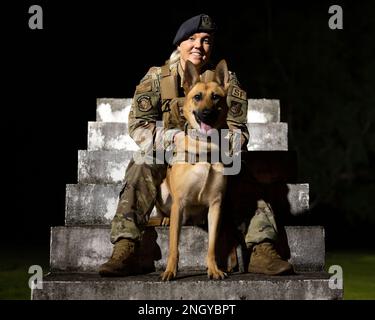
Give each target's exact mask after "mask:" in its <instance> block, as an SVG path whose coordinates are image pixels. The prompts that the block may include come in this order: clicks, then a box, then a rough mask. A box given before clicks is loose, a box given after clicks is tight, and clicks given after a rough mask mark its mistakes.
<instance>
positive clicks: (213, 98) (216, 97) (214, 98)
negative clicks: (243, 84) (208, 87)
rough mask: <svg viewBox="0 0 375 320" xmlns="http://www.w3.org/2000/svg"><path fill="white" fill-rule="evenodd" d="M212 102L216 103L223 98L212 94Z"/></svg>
mask: <svg viewBox="0 0 375 320" xmlns="http://www.w3.org/2000/svg"><path fill="white" fill-rule="evenodd" d="M211 98H212V100H214V101H216V100H219V99H220V98H221V96H219V95H218V94H216V93H212V96H211Z"/></svg>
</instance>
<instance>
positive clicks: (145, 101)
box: [137, 94, 152, 112]
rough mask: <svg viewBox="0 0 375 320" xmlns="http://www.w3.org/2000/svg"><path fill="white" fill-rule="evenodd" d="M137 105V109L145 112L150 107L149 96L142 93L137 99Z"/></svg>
mask: <svg viewBox="0 0 375 320" xmlns="http://www.w3.org/2000/svg"><path fill="white" fill-rule="evenodd" d="M137 106H138V109H139V111H141V112H147V111H150V110H151V108H152V104H151V98H150V97H149V96H148V95H145V94H144V95H142V96H140V97H139V98H138V99H137Z"/></svg>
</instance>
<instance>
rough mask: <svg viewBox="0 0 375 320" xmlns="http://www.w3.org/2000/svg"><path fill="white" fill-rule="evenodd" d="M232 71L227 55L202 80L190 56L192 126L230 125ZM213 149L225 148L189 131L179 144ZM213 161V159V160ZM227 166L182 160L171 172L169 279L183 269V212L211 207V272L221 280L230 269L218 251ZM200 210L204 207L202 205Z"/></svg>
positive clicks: (187, 77)
mask: <svg viewBox="0 0 375 320" xmlns="http://www.w3.org/2000/svg"><path fill="white" fill-rule="evenodd" d="M228 82H229V72H228V67H227V63H226V61H225V60H221V61H220V62H219V63H218V64H217V66H216V69H215V76H214V81H210V82H207V83H205V82H201V81H200V77H199V74H198V72H197V70H196V68H195V66H194V65H193V64H192V63H191V62H190V61H186V65H185V71H184V84H183V87H184V90H185V96H186V98H185V103H184V106H183V114H184V117H185V118H186V120H187V122H188V123H189V124H190V126H191V127H192V128H193V129H194V130H196V131H198V132H200V134H203V135H208V136H209V135H210V134H211V133H212V131H213V130H216V129H217V130H220V129H223V128H227V127H226V125H227V124H226V118H227V113H228V106H227V103H226V96H227V91H228V86H229V84H228ZM197 148H198V149H202V150H207V151H208V152H209V153H210V152H213V151H218V150H219V145H214V144H213V143H211V142H207V140H206V141H200V140H196V139H193V138H191V137H190V136H189V135H185V137H184V139H181V141H180V142H177V143H176V149H177V152H182V153H183V154H185V151H186V150H188V151H189V150H197ZM211 162H212V161H211ZM223 173H224V165H223V164H222V163H221V162H215V163H209V162H207V161H205V162H199V161H198V162H196V163H194V164H192V163H188V162H176V163H174V164H173V165H172V166H171V167H169V169H168V171H167V177H166V182H167V186H168V189H169V192H170V194H171V197H172V206H171V211H170V229H169V256H168V260H167V266H166V269H165V271H164V272H163V273H162V274H161V278H162V280H163V281H169V280H172V279H174V278H176V275H177V269H178V258H179V253H178V244H179V235H180V231H181V225H182V220H183V217H185V219H186V216H187V215H189V214H193V213H194V214H197V212H198V213H199V214H202V213H203V214H207V210H208V214H207V215H208V237H209V238H208V253H207V259H206V263H207V275H208V277H209V278H210V279H217V280H219V279H220V280H221V279H224V278H225V277H227V274H226V273H225V272H223V271H222V270H220V269H219V268H218V265H217V261H216V257H215V250H216V243H217V238H218V231H219V230H218V228H219V223H220V217H221V206H222V201H223V198H224V193H225V189H226V176H225V175H224V174H223ZM197 209H198V210H197Z"/></svg>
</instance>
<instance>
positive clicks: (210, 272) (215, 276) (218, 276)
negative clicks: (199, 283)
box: [207, 268, 228, 280]
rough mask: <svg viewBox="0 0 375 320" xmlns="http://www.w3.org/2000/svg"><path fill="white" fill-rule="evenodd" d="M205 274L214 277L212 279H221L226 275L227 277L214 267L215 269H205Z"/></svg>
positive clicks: (210, 277)
mask: <svg viewBox="0 0 375 320" xmlns="http://www.w3.org/2000/svg"><path fill="white" fill-rule="evenodd" d="M207 276H208V278H209V279H214V280H223V279H225V278H226V277H228V274H227V273H225V272H223V271H221V270H219V269H217V268H215V269H208V270H207Z"/></svg>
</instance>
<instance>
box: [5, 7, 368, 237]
mask: <svg viewBox="0 0 375 320" xmlns="http://www.w3.org/2000/svg"><path fill="white" fill-rule="evenodd" d="M316 2H317V1H316ZM119 3H120V2H119V1H102V2H101V3H100V2H97V3H95V4H91V3H90V2H87V4H86V5H84V4H80V5H77V3H76V2H75V1H53V2H52V1H34V2H30V3H27V2H24V4H23V5H18V7H17V9H16V10H15V12H14V13H15V14H16V17H17V18H16V19H14V20H13V21H12V24H11V25H10V27H13V30H15V32H14V36H11V38H10V39H9V40H10V46H9V47H7V49H8V48H9V50H6V54H7V58H8V59H7V60H4V61H3V62H5V67H6V69H7V72H6V75H7V79H8V81H7V83H6V86H5V90H4V92H3V95H4V96H6V97H8V98H10V102H9V104H7V106H5V109H7V110H8V109H10V111H11V113H12V118H11V119H9V118H7V120H5V119H4V120H3V125H4V126H5V129H6V132H7V133H8V134H7V135H5V136H3V139H4V138H5V139H7V140H8V138H11V139H15V140H14V142H11V147H13V148H14V149H15V151H14V152H12V153H11V154H12V156H7V160H8V161H10V162H11V166H12V168H14V169H12V170H9V173H8V174H9V175H10V178H9V179H10V181H11V184H9V185H11V187H9V188H8V190H9V191H10V195H9V197H7V198H6V199H5V202H6V203H9V204H10V205H9V206H6V207H7V209H5V211H4V210H3V211H4V212H6V215H5V222H6V223H7V224H6V225H8V226H9V227H8V228H5V230H3V232H2V234H1V236H2V238H4V241H5V242H4V241H3V243H9V244H12V243H22V242H24V241H27V243H30V244H33V243H35V244H39V243H43V244H48V242H49V228H50V226H62V225H64V202H65V185H66V184H72V183H77V153H78V150H84V149H87V123H88V121H95V112H96V98H99V97H106V98H116V97H118V98H130V97H132V95H133V92H134V88H135V86H136V85H137V83H138V82H139V80H140V79H141V78H142V77H143V75H144V74H145V73H146V72H147V70H148V69H149V68H150V67H151V66H156V65H158V66H160V65H162V64H163V62H164V61H165V60H166V59H167V58H168V57H169V54H170V53H171V52H172V50H173V49H174V47H173V45H172V40H173V37H174V35H175V32H176V31H177V28H178V27H179V25H180V24H181V22H183V21H184V20H186V19H187V18H189V17H191V16H193V15H196V14H199V13H206V14H209V15H210V16H212V17H213V18H214V20H215V21H216V23H217V25H218V27H219V30H218V34H217V39H216V44H215V45H216V47H215V49H214V50H215V51H214V57H213V59H214V60H219V59H221V58H223V57H224V58H225V59H226V60H227V62H228V66H229V68H230V70H232V71H235V72H236V74H237V76H238V78H239V80H240V82H241V84H242V86H243V88H244V89H245V90H246V91H247V92H248V96H249V98H254V99H255V98H273V99H280V100H281V114H282V121H288V123H289V126H290V130H289V134H290V136H289V146H290V149H293V150H296V151H297V153H298V157H299V161H300V162H302V165H301V166H300V180H301V182H308V183H310V186H311V188H312V190H311V191H310V194H311V200H312V203H313V204H314V210H315V211H316V216H317V217H321V218H322V219H323V218H324V219H323V220H322V221H321V222H322V223H327V224H329V226H332V225H333V224H335V223H336V222H334V221H335V219H336V218H337V217H338V216H340V219H339V223H338V225H340V226H341V225H342V226H343V227H345V226H347V225H350V221H352V223H353V224H352V225H353V226H364V225H365V226H366V227H368V228H369V226H375V218H374V214H373V213H374V209H368V208H369V207H370V203H371V199H372V198H373V195H374V194H375V192H374V193H372V191H375V189H374V185H375V182H374V175H373V172H374V171H373V169H374V167H373V160H374V153H375V147H374V140H375V138H374V139H372V138H373V137H374V131H375V120H374V111H373V109H374V107H375V105H374V102H375V97H374V88H375V83H374V82H375V81H374V77H375V66H374V61H375V59H374V58H375V57H374V44H373V42H374V41H373V39H375V33H374V21H373V20H374V19H373V17H374V14H375V6H372V5H371V4H370V1H364V2H362V1H361V2H350V1H332V2H329V1H321V2H319V4H317V3H315V2H314V1H310V2H306V4H304V5H302V4H298V2H295V3H294V2H291V1H289V2H288V1H287V2H284V1H283V2H282V3H281V2H280V1H279V2H277V1H264V2H261V1H241V2H238V1H228V2H227V3H226V4H225V6H223V5H217V4H215V2H213V1H212V2H209V3H207V2H205V4H203V3H204V2H203V1H188V2H183V4H184V7H182V6H181V4H180V3H178V4H176V3H175V4H174V5H171V4H164V2H163V1H153V2H151V3H152V4H148V2H139V1H138V2H137V3H135V4H133V5H134V8H129V7H127V3H128V1H123V4H121V5H120V4H119ZM216 3H217V2H216ZM359 3H360V4H359ZM31 4H40V5H41V6H42V8H43V13H44V21H43V23H44V28H43V30H30V29H29V27H28V19H29V17H30V14H28V8H29V6H30V5H31ZM332 4H339V5H342V8H343V12H344V15H343V17H344V29H343V30H331V29H330V28H329V27H328V20H329V18H330V16H331V15H330V14H329V13H328V8H329V6H330V5H332ZM12 34H13V33H12ZM371 39H372V41H371ZM8 55H9V57H8ZM8 71H9V72H8ZM359 110H360V111H359ZM355 128H359V129H358V130H357V131H355ZM12 150H13V149H12ZM124 169H125V168H124ZM335 170H337V171H335ZM6 171H8V170H7V169H6ZM6 173H7V172H6ZM341 177H343V178H341ZM345 177H349V178H346V179H347V180H345ZM340 179H342V180H340ZM348 179H349V180H348ZM7 181H8V179H7ZM361 190H362V191H361ZM371 194H372V196H371ZM351 195H352V196H353V200H352V201H350V196H351ZM353 203H356V205H353ZM358 206H361V208H362V207H363V208H364V209H358ZM348 208H349V209H348ZM357 211H358V212H360V213H358V214H357ZM363 212H365V213H363ZM330 214H331V216H330V217H331V218H327V216H329V215H330ZM318 222H319V221H318ZM348 230H351V229H348ZM348 230H341V233H342V234H344V233H345V232H348ZM357 231H358V230H357ZM341 233H340V234H341Z"/></svg>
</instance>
